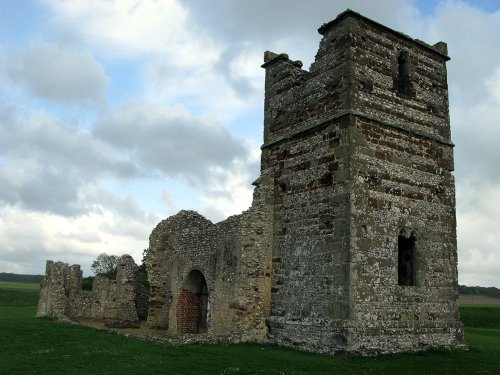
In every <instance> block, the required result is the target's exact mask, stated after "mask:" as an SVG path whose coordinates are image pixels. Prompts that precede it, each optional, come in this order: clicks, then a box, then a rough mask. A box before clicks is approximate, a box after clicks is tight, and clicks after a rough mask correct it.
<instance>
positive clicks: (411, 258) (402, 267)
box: [398, 232, 416, 285]
mask: <svg viewBox="0 0 500 375" xmlns="http://www.w3.org/2000/svg"><path fill="white" fill-rule="evenodd" d="M415 241H416V238H415V234H414V233H412V234H411V236H410V237H406V236H405V233H404V232H402V233H401V234H400V235H399V236H398V285H415Z"/></svg>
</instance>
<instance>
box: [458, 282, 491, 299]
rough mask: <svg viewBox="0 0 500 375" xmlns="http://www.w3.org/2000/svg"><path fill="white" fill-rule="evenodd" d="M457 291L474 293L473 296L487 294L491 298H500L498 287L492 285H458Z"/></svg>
mask: <svg viewBox="0 0 500 375" xmlns="http://www.w3.org/2000/svg"><path fill="white" fill-rule="evenodd" d="M458 293H460V294H468V295H474V296H487V297H492V298H500V289H498V288H495V287H493V286H490V287H483V286H466V285H459V286H458Z"/></svg>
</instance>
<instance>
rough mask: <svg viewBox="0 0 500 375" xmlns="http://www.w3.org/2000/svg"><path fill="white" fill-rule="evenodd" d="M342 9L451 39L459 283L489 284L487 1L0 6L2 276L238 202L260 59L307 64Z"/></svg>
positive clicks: (28, 1) (498, 55) (491, 122)
mask: <svg viewBox="0 0 500 375" xmlns="http://www.w3.org/2000/svg"><path fill="white" fill-rule="evenodd" d="M347 8H350V9H353V10H355V11H357V12H360V13H361V14H363V15H364V16H367V17H369V18H371V19H373V20H375V21H377V22H380V23H382V24H385V25H387V26H389V27H391V28H393V29H395V30H398V31H401V32H403V33H405V34H408V35H410V36H412V37H413V38H416V39H421V40H423V41H426V42H427V43H429V44H434V43H436V42H438V41H445V42H447V43H448V51H449V55H450V57H451V61H449V62H448V65H447V67H448V84H449V90H450V116H451V125H452V139H453V142H454V143H455V145H456V148H455V172H454V174H455V178H456V188H457V234H458V259H459V261H458V269H459V282H460V283H461V284H466V285H481V286H496V287H500V272H498V270H499V269H500V227H499V223H500V220H499V219H498V217H499V213H500V146H499V145H498V140H499V139H500V127H499V120H498V119H500V48H499V47H498V40H500V2H499V1H497V0H477V1H474V0H463V1H455V0H453V1H451V0H443V1H431V0H423V1H418V0H378V1H372V0H351V1H346V0H338V1H332V0H316V1H314V0H311V1H292V0H273V1H270V0H214V1H206V0H158V1H153V0H150V1H138V0H136V1H132V0H116V1H113V0H108V1H104V0H100V1H93V0H69V1H63V0H57V1H52V0H40V1H35V0H23V1H19V0H0V272H14V273H30V274H43V273H44V271H45V261H46V260H47V259H52V260H61V261H64V262H67V263H70V264H74V263H77V264H81V266H82V269H83V271H84V274H86V275H89V274H91V272H90V264H91V262H92V260H93V259H95V258H96V256H97V255H98V254H99V253H102V252H105V253H108V254H115V255H121V254H125V253H128V254H131V255H132V256H133V257H134V258H135V260H136V262H140V261H141V258H142V251H143V249H145V248H147V247H148V237H149V234H150V233H151V231H152V229H153V228H154V227H155V226H156V224H157V223H158V222H159V221H161V220H162V219H164V218H166V217H168V216H170V215H173V214H175V213H177V212H178V211H179V210H181V209H192V210H197V211H198V212H200V213H201V214H203V215H204V216H206V217H207V218H209V219H210V220H212V221H213V222H218V221H221V220H223V219H225V218H226V217H227V216H229V215H234V214H239V213H241V212H242V211H244V210H246V209H247V208H248V207H249V206H250V204H251V199H252V192H253V189H252V185H251V182H252V181H254V180H255V179H256V178H257V177H258V175H259V161H260V146H261V145H262V134H263V101H264V98H263V95H264V89H263V88H264V70H263V69H262V68H260V65H261V64H262V62H263V53H264V51H266V50H270V51H273V52H277V53H282V52H284V53H288V54H289V56H290V58H291V59H293V60H301V61H303V63H304V68H306V69H307V68H308V67H309V66H310V64H311V63H312V62H313V60H314V55H315V53H316V51H317V48H318V43H319V40H320V35H319V34H318V33H317V29H318V27H319V26H321V25H322V24H323V23H326V22H328V21H330V20H332V19H334V18H335V17H336V15H337V14H339V13H340V12H342V11H344V10H345V9H347Z"/></svg>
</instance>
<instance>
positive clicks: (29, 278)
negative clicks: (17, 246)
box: [0, 272, 43, 283]
mask: <svg viewBox="0 0 500 375" xmlns="http://www.w3.org/2000/svg"><path fill="white" fill-rule="evenodd" d="M42 279H43V275H18V274H16V273H7V272H0V281H14V282H18V283H39V282H40V281H42Z"/></svg>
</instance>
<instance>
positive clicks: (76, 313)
mask: <svg viewBox="0 0 500 375" xmlns="http://www.w3.org/2000/svg"><path fill="white" fill-rule="evenodd" d="M40 286H41V287H40V300H39V303H38V311H37V316H48V317H52V318H67V319H99V320H109V321H114V322H116V323H119V322H121V323H123V324H125V323H126V324H133V323H136V322H137V321H138V319H139V318H145V314H146V313H147V303H148V298H149V296H148V292H147V290H145V288H144V287H143V286H142V285H141V284H140V283H139V275H138V267H137V265H136V264H135V262H134V260H133V259H132V257H130V256H129V255H124V256H122V257H120V259H119V260H118V264H117V276H116V280H110V279H107V278H105V277H101V276H96V277H95V278H94V280H93V285H92V291H84V290H82V271H81V270H80V266H79V265H77V264H76V265H72V266H69V265H68V264H66V263H62V262H53V261H51V260H48V261H47V265H46V272H45V276H44V278H43V280H42V282H41V283H40ZM144 305H145V306H144Z"/></svg>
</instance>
